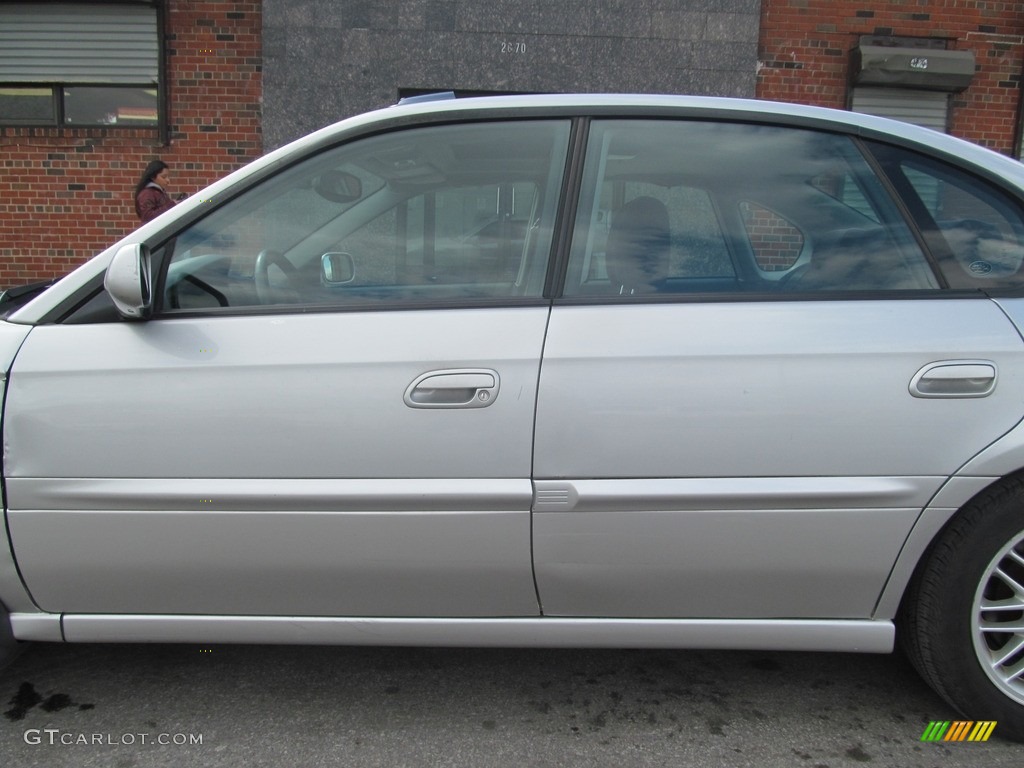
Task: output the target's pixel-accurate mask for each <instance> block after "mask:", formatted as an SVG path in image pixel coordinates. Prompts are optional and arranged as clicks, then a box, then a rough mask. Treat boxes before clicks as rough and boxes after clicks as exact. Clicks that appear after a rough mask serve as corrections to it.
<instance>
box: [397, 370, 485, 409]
mask: <svg viewBox="0 0 1024 768" xmlns="http://www.w3.org/2000/svg"><path fill="white" fill-rule="evenodd" d="M499 386H500V379H499V378H498V373H497V371H492V370H490V369H489V368H455V369H452V370H443V371H429V372H427V373H424V374H422V375H420V376H417V377H416V379H415V380H413V382H412V384H410V385H409V386H408V387H407V388H406V390H405V398H404V400H405V404H406V405H407V406H409V407H410V408H486V407H487V406H488V405H490V404H491V403H493V402H494V401H495V400H496V399H497V397H498V388H499Z"/></svg>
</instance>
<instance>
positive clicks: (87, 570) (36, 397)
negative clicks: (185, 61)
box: [0, 96, 1024, 739]
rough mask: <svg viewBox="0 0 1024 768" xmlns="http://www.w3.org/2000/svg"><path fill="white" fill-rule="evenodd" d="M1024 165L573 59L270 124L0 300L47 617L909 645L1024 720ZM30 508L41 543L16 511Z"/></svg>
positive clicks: (966, 690) (462, 637)
mask: <svg viewBox="0 0 1024 768" xmlns="http://www.w3.org/2000/svg"><path fill="white" fill-rule="evenodd" d="M1022 330H1024V166H1021V165H1020V164H1019V163H1017V162H1015V161H1013V160H1010V159H1008V158H1005V157H1002V156H999V155H996V154H995V153H992V152H989V151H987V150H985V149H982V148H980V147H977V146H974V145H970V144H967V143H965V142H961V141H958V140H956V139H953V138H950V137H948V136H944V135H941V134H938V133H933V132H931V131H928V130H925V129H918V128H915V127H912V126H908V125H903V124H899V123H894V122H890V121H886V120H882V119H876V118H871V117H867V116H862V115H856V114H852V113H847V112H835V111H828V110H822V109H814V108H806V107H797V106H785V105H778V104H770V103H766V102H750V101H730V100H715V99H701V98H681V97H654V96H644V97H639V96H638V97H611V96H605V97H601V96H579V97H573V96H558V97H509V98H496V99H479V100H478V99H467V100H451V101H436V102H426V103H418V104H414V105H406V106H396V107H392V108H388V109H384V110H381V111H378V112H375V113H371V114H368V115H364V116H360V117H355V118H352V119H349V120H346V121H343V122H341V123H338V124H337V125H335V126H332V127H329V128H326V129H324V130H322V131H319V132H317V133H315V134H312V135H311V136H308V137H306V138H304V139H302V140H300V141H298V142H296V143H294V144H292V145H289V146H287V147H284V148H282V149H280V150H277V151H275V152H273V153H271V154H269V155H267V156H266V157H264V158H262V159H261V160H259V161H257V162H255V163H253V164H252V165H250V166H248V167H246V168H244V169H242V170H240V171H238V172H236V173H233V174H231V175H230V176H228V177H227V178H225V179H223V180H221V181H219V182H218V183H216V184H214V185H213V186H211V187H210V188H208V189H206V190H204V191H203V192H201V193H199V194H197V195H195V196H194V197H192V198H191V199H189V200H187V201H185V202H183V203H181V204H179V205H178V206H176V207H175V208H174V209H173V210H171V211H169V212H167V213H165V214H163V215H162V216H160V217H159V218H157V219H156V220H154V221H152V222H150V223H148V224H146V225H144V226H143V227H141V228H140V229H138V230H137V231H136V232H134V233H132V234H131V235H130V236H128V237H127V238H125V239H124V240H123V241H121V242H120V243H117V244H115V245H114V246H112V247H111V248H110V249H109V250H107V251H105V252H103V253H101V254H99V255H98V256H96V257H95V258H94V259H93V260H92V261H90V262H88V263H87V264H85V265H84V266H82V267H81V268H79V269H78V270H77V271H75V272H73V273H72V274H71V275H69V276H67V277H66V278H64V279H63V280H61V281H60V282H58V283H57V284H56V285H54V286H52V287H50V288H49V289H47V290H45V291H44V292H43V293H42V294H41V295H39V296H38V297H37V298H35V299H33V300H32V301H30V302H29V303H28V304H27V305H25V306H24V307H22V308H20V309H18V310H16V311H15V312H13V313H12V314H11V315H10V316H9V317H8V318H7V320H6V322H2V323H0V358H2V362H3V369H4V370H5V371H7V376H6V380H5V382H4V383H5V393H4V410H3V440H4V456H3V482H4V485H3V488H4V503H5V514H6V522H7V525H6V527H5V529H4V532H3V533H0V536H6V537H8V538H9V542H7V543H6V544H5V545H4V546H2V547H0V602H2V605H3V607H4V608H5V610H4V612H3V613H2V614H0V618H3V619H4V620H5V621H8V622H9V624H10V627H11V631H12V633H13V636H14V637H15V638H17V639H21V640H37V641H64V642H101V641H114V642H126V641H127V642H203V643H210V642H242V643H245V642H258V643H340V644H381V645H386V644H399V645H404V644H438V645H441V644H443V645H504V646H588V647H608V646H619V647H666V648H721V649H741V648H744V649H749V648H759V649H789V650H840V651H866V652H889V651H891V650H892V649H893V648H894V645H895V641H896V638H897V636H898V637H899V638H900V639H901V640H902V643H903V645H904V646H905V647H906V649H907V650H908V651H909V654H910V656H911V658H912V659H913V660H914V662H915V664H916V665H917V667H918V668H919V669H920V671H921V673H922V674H923V675H924V677H925V678H927V679H928V680H929V681H930V682H931V683H932V685H933V686H934V687H935V688H936V690H938V691H939V693H941V694H942V695H943V696H944V697H945V698H946V699H947V700H949V701H950V702H951V703H952V704H953V705H954V706H955V707H957V708H958V709H959V710H960V711H961V712H962V713H963V715H964V717H965V718H967V719H970V720H974V721H984V722H990V721H996V722H997V723H998V726H997V728H996V730H995V733H996V734H997V735H1003V736H1006V737H1012V738H1019V739H1024V475H1022V474H1021V472H1022V469H1024V427H1022V426H1021V420H1022V418H1024V341H1022V336H1021V333H1022ZM8 544H9V546H8Z"/></svg>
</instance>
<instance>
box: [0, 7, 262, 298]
mask: <svg viewBox="0 0 1024 768" xmlns="http://www.w3.org/2000/svg"><path fill="white" fill-rule="evenodd" d="M166 8H167V12H166V27H165V30H164V32H165V38H166V51H167V83H168V99H167V102H168V104H169V113H168V118H169V131H168V141H169V143H168V145H167V146H163V145H161V144H160V137H159V133H158V131H157V129H155V128H152V129H150V128H132V129H100V128H87V129H67V128H21V127H19V128H11V127H7V128H0V288H6V287H9V286H13V285H19V284H22V283H27V282H32V281H35V280H40V279H45V278H49V277H53V276H58V275H62V274H64V273H66V272H68V271H69V270H70V269H72V268H73V267H75V266H77V265H78V264H81V263H82V262H83V261H85V260H87V259H88V258H89V257H91V256H93V255H95V254H96V253H98V252H99V251H101V250H103V249H104V248H105V247H107V246H108V245H110V244H111V243H113V242H114V241H115V240H117V239H119V238H121V237H122V236H124V235H125V234H127V233H128V232H130V231H131V230H132V229H134V228H135V227H136V226H137V224H138V219H137V218H136V216H135V211H134V208H133V201H132V192H133V190H134V187H135V184H136V183H137V181H138V179H139V176H140V175H141V173H142V171H143V169H144V168H145V166H146V164H147V163H148V162H149V161H150V160H152V159H154V158H160V159H162V160H164V161H165V162H167V163H168V164H169V165H170V167H171V184H170V186H171V191H172V192H174V193H176V192H179V191H182V192H189V193H190V192H195V191H196V190H198V189H200V188H202V187H204V186H206V185H207V184H209V183H210V182H212V181H214V180H216V179H218V178H220V177H222V176H224V175H225V174H227V173H229V172H230V171H232V170H234V169H236V168H238V167H239V166H240V165H243V164H245V163H246V162H248V161H249V160H251V159H253V158H255V157H258V156H259V155H260V154H261V152H262V140H261V95H262V86H261V77H262V74H261V73H262V66H261V58H260V56H261V40H260V36H261V3H260V2H259V0H254V1H253V2H215V1H212V0H167V3H166Z"/></svg>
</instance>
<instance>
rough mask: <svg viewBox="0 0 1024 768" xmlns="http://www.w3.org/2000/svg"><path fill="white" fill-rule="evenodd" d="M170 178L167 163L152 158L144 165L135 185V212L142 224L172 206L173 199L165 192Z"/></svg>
mask: <svg viewBox="0 0 1024 768" xmlns="http://www.w3.org/2000/svg"><path fill="white" fill-rule="evenodd" d="M170 178H171V174H170V171H168V170H167V163H165V162H164V161H163V160H153V161H152V162H150V164H149V165H147V166H146V170H145V171H144V172H143V174H142V178H141V179H139V183H138V184H136V185H135V213H137V214H138V215H139V219H140V220H141V221H142V223H143V224H145V223H146V222H147V221H152V220H153V219H155V218H156V217H157V216H159V215H160V214H161V213H163V212H164V211H169V210H170V209H171V208H173V207H174V201H173V200H172V199H171V196H170V195H169V194H167V182H168V181H169V180H170Z"/></svg>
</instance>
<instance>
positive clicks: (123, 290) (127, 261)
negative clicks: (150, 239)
mask: <svg viewBox="0 0 1024 768" xmlns="http://www.w3.org/2000/svg"><path fill="white" fill-rule="evenodd" d="M150 285H151V283H150V274H149V256H148V254H147V253H146V250H145V249H144V248H143V247H142V245H140V244H138V243H135V244H133V245H124V246H121V248H120V249H119V250H118V251H117V253H115V254H114V258H112V259H111V260H110V264H109V265H108V266H107V273H106V274H105V275H104V276H103V287H104V288H106V289H107V293H108V294H110V298H111V299H112V300H113V302H114V306H115V307H117V311H118V312H120V313H121V315H122V316H124V317H127V318H129V319H131V320H145V319H146V318H148V317H149V315H150V313H151V312H152V311H153V302H152V299H153V297H152V294H151V292H150Z"/></svg>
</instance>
